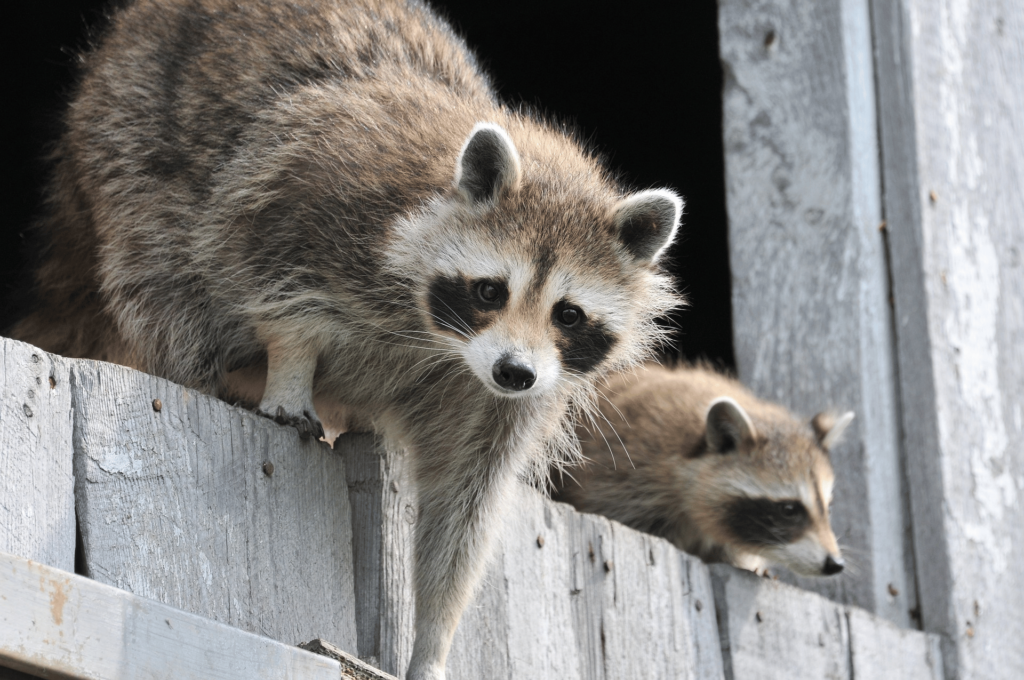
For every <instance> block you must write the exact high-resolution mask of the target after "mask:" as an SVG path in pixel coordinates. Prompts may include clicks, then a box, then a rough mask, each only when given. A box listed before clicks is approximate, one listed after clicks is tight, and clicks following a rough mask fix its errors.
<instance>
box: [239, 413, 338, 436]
mask: <svg viewBox="0 0 1024 680" xmlns="http://www.w3.org/2000/svg"><path fill="white" fill-rule="evenodd" d="M256 415H260V416H263V417H264V418H269V419H270V420H273V421H274V422H275V423H277V424H278V425H291V426H292V427H294V428H295V429H296V430H298V432H299V436H300V437H301V438H303V439H309V438H310V437H314V438H316V439H322V438H323V437H324V426H323V424H322V423H321V422H320V420H319V419H318V418H317V417H316V415H315V414H314V413H311V412H310V411H303V412H302V415H299V416H292V415H288V412H287V411H285V410H284V406H278V407H277V411H276V412H275V413H268V412H267V411H264V410H263V409H259V408H258V409H256Z"/></svg>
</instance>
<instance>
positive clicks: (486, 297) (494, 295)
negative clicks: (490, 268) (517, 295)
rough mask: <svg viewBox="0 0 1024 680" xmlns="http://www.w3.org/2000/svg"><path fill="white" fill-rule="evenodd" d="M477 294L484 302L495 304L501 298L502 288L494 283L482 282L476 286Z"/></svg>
mask: <svg viewBox="0 0 1024 680" xmlns="http://www.w3.org/2000/svg"><path fill="white" fill-rule="evenodd" d="M476 294H477V296H478V297H479V298H480V299H481V300H483V301H484V302H487V303H491V304H493V303H495V302H498V301H499V299H500V298H501V286H499V285H498V284H496V283H494V282H493V281H481V282H480V283H478V284H476Z"/></svg>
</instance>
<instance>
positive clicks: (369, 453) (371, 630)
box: [334, 434, 416, 676]
mask: <svg viewBox="0 0 1024 680" xmlns="http://www.w3.org/2000/svg"><path fill="white" fill-rule="evenodd" d="M334 448H335V451H337V452H338V453H340V454H341V455H342V457H343V458H344V459H345V467H346V473H347V475H348V484H349V499H350V502H351V504H352V552H353V556H354V559H355V579H356V581H355V582H356V586H355V592H356V596H357V600H356V605H357V613H356V621H357V626H358V638H359V644H358V650H359V656H360V657H361V658H363V659H368V660H370V661H371V662H372V663H373V665H375V666H377V667H378V668H380V669H381V670H383V671H385V672H387V673H392V674H394V675H398V676H401V675H402V674H403V673H404V671H405V667H406V665H407V664H408V663H409V657H410V656H411V654H412V643H413V625H414V623H415V611H414V609H413V602H414V596H413V581H412V578H413V577H412V569H413V553H412V550H413V531H414V530H415V524H416V496H415V493H414V489H413V486H412V484H410V483H408V480H406V479H405V478H404V476H403V470H404V465H403V464H402V463H403V461H402V455H401V454H400V453H397V452H395V451H391V450H388V449H386V448H385V447H384V446H383V445H382V444H381V442H380V441H379V440H378V439H377V438H375V437H374V436H373V435H367V434H345V435H342V436H340V437H339V438H338V439H337V440H336V441H335V442H334Z"/></svg>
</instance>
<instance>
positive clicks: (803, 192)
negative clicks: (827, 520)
mask: <svg viewBox="0 0 1024 680" xmlns="http://www.w3.org/2000/svg"><path fill="white" fill-rule="evenodd" d="M719 28H720V34H721V39H720V49H721V55H722V62H723V68H724V75H725V82H724V89H723V135H724V146H725V167H726V192H727V208H728V215H729V248H730V265H731V271H732V286H733V288H732V290H733V326H734V339H735V351H736V360H737V368H738V372H739V377H740V379H741V380H742V381H743V382H744V383H746V384H747V385H749V386H750V387H751V388H752V389H753V390H754V392H755V393H757V394H759V395H760V396H762V397H765V398H768V399H773V400H776V401H780V402H782V403H784V404H786V405H787V406H789V407H791V408H793V409H794V410H795V411H797V412H798V413H801V414H802V415H804V416H806V417H809V416H811V415H813V414H814V413H815V412H817V411H820V410H824V409H826V408H836V409H842V410H846V409H850V410H853V411H855V412H856V413H857V419H856V420H855V421H854V423H853V426H852V427H851V429H849V430H847V436H846V438H845V441H844V442H843V443H842V445H840V446H839V447H838V449H837V450H836V451H835V452H834V455H833V464H834V466H835V468H836V476H837V479H836V490H835V505H834V506H833V527H834V529H835V531H836V534H837V536H838V538H839V540H840V542H841V544H842V545H843V546H844V547H845V548H846V557H847V561H848V563H849V564H850V565H851V567H852V568H851V569H850V570H849V571H848V572H847V573H846V574H844V575H842V576H840V577H838V578H834V579H829V580H821V579H817V580H813V579H798V578H796V577H793V576H791V575H788V574H786V575H784V578H785V579H786V580H789V581H791V582H797V583H800V584H801V585H802V586H804V587H806V588H809V589H813V590H816V591H818V592H821V593H824V594H826V595H828V596H830V597H832V598H834V599H836V600H838V601H840V602H848V603H854V604H858V605H860V606H863V607H866V608H868V609H870V610H872V611H876V612H877V613H879V614H880V615H882V616H885V617H886V618H889V619H891V620H892V621H894V622H896V623H899V624H900V625H908V624H909V617H908V611H909V610H911V609H913V608H914V607H915V606H916V601H915V592H916V591H915V586H914V571H913V553H912V551H911V550H909V537H908V535H907V533H906V517H905V515H906V509H905V508H904V505H905V500H904V496H905V494H904V493H903V484H902V473H901V453H900V448H899V430H898V424H899V411H898V402H897V391H896V382H897V380H896V376H895V367H894V358H893V355H894V348H893V339H892V320H891V311H890V308H889V304H888V296H889V289H888V279H887V264H886V255H885V242H884V234H883V233H882V232H880V231H879V224H880V223H881V220H882V213H881V204H880V202H881V198H880V195H879V191H880V179H879V168H878V151H877V142H876V125H875V110H874V88H873V71H872V59H871V34H870V25H869V12H868V5H867V0H824V1H822V2H789V1H787V0H761V1H758V2H753V1H751V0H722V2H720V3H719ZM890 586H892V587H891V588H890ZM893 592H895V593H898V595H895V596H894V595H892V593H893Z"/></svg>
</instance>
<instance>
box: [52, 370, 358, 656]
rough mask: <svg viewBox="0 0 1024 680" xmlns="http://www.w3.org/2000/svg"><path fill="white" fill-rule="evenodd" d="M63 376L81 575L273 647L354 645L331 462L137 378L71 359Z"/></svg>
mask: <svg viewBox="0 0 1024 680" xmlns="http://www.w3.org/2000/svg"><path fill="white" fill-rule="evenodd" d="M71 376H72V381H73V389H74V404H75V436H74V446H75V477H76V488H75V495H76V503H77V510H78V517H79V523H80V527H81V533H82V541H83V547H84V555H83V560H82V561H83V564H84V566H85V569H86V573H87V575H88V576H90V577H92V578H95V579H97V580H98V581H101V582H103V583H107V584H110V585H113V586H116V587H118V588H123V589H125V590H127V591H129V592H132V593H135V594H136V595H141V596H144V597H148V598H152V599H154V600H158V601H160V602H164V603H166V604H170V605H173V606H175V607H179V608H181V609H184V610H186V611H190V612H193V613H196V614H200V615H202V616H206V617H209V618H211V619H214V620H216V621H221V622H223V623H227V624H230V625H232V626H236V627H238V628H242V629H244V630H248V631H252V632H255V633H259V634H261V635H265V636H267V637H271V638H274V639H276V640H280V641H282V642H286V643H290V644H295V643H297V642H299V641H301V640H308V639H310V638H313V637H324V638H327V639H331V640H334V641H336V642H337V644H339V645H341V646H342V647H346V648H349V649H355V647H356V631H355V601H354V600H355V597H354V593H353V566H352V553H351V529H350V519H349V517H350V509H349V500H348V489H347V484H346V478H345V467H344V460H343V459H342V457H341V456H338V455H337V454H335V453H334V452H333V451H331V449H330V448H329V447H328V446H327V445H326V444H323V443H320V442H312V441H307V442H303V441H302V440H300V439H299V437H298V434H297V433H296V432H295V430H294V429H292V428H287V427H282V426H279V425H276V424H274V423H272V422H271V421H269V420H267V419H265V418H260V417H258V416H255V415H253V414H252V413H249V412H247V411H244V410H241V409H237V408H233V407H231V406H229V405H227V404H225V403H223V402H221V401H219V400H217V399H214V398H212V397H209V396H206V395H203V394H200V393H197V392H195V391H192V390H187V389H185V388H183V387H181V386H179V385H175V384H173V383H170V382H167V381H165V380H162V379H159V378H155V377H153V376H149V375H146V374H143V373H139V372H137V371H132V370H129V369H126V368H123V367H119V366H114V365H111V364H103V363H100V362H88V361H81V362H76V363H75V365H74V367H73V369H72V373H71ZM268 464H269V465H268ZM270 465H272V466H273V467H272V468H271V467H270Z"/></svg>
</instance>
